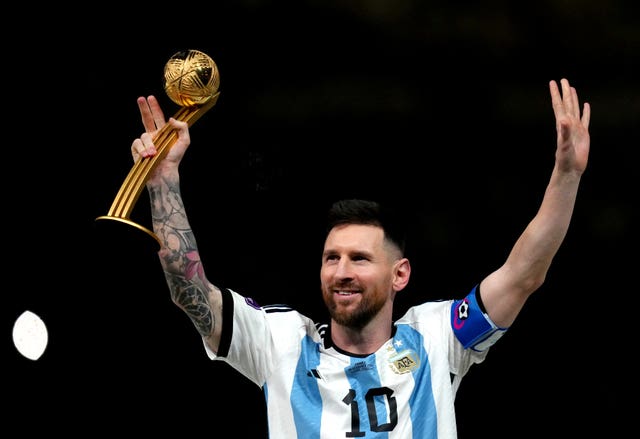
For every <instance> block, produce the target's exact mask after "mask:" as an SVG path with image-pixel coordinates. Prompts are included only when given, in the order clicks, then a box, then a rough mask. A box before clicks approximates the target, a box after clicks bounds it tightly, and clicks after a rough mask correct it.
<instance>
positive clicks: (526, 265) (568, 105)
mask: <svg viewBox="0 0 640 439" xmlns="http://www.w3.org/2000/svg"><path fill="white" fill-rule="evenodd" d="M560 85H561V88H562V91H560V89H559V88H558V84H557V83H556V82H555V81H551V82H550V83H549V90H550V93H551V104H552V107H553V112H554V114H555V119H556V131H557V147H556V155H555V165H554V167H553V171H552V173H551V179H550V181H549V184H548V185H547V189H546V191H545V193H544V197H543V199H542V204H541V205H540V208H539V209H538V212H537V213H536V215H535V217H534V218H533V219H532V220H531V222H530V223H529V224H528V225H527V227H526V229H525V230H524V232H523V233H522V235H520V237H519V238H518V240H517V241H516V243H515V245H514V247H513V248H512V250H511V252H510V253H509V256H508V257H507V260H506V262H505V263H504V265H502V266H501V267H500V268H499V269H498V270H496V271H495V272H493V273H491V274H490V275H489V276H487V277H486V278H485V279H484V280H483V281H482V282H481V284H480V294H481V297H482V301H483V303H484V306H485V308H486V310H487V313H488V314H489V316H490V317H491V319H492V320H493V321H494V323H495V324H496V325H498V326H501V327H508V326H511V324H512V323H513V321H514V320H515V318H516V316H517V315H518V313H519V312H520V310H521V309H522V306H523V305H524V303H525V301H526V300H527V298H528V297H529V295H530V294H531V293H533V292H534V291H535V290H537V289H538V288H539V287H540V286H541V285H542V283H543V282H544V280H545V277H546V275H547V271H548V269H549V266H550V265H551V262H552V260H553V258H554V256H555V255H556V252H557V251H558V249H559V247H560V245H561V244H562V241H563V240H564V237H565V235H566V233H567V230H568V228H569V223H570V221H571V216H572V214H573V209H574V205H575V201H576V196H577V193H578V186H579V185H580V178H581V176H582V173H583V172H584V170H585V169H586V166H587V159H588V156H589V146H590V136H589V120H590V117H591V108H590V106H589V104H588V103H585V104H584V107H583V109H582V115H580V102H579V100H578V94H577V92H576V90H575V88H573V87H571V85H570V84H569V81H567V80H566V79H562V80H561V81H560Z"/></svg>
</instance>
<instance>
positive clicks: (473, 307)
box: [451, 286, 508, 352]
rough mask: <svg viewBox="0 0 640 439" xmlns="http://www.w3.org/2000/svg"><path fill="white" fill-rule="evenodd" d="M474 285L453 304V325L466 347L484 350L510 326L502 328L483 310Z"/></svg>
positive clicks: (454, 330)
mask: <svg viewBox="0 0 640 439" xmlns="http://www.w3.org/2000/svg"><path fill="white" fill-rule="evenodd" d="M477 289H478V287H477V286H476V287H474V288H473V289H472V290H471V292H470V293H469V294H467V296H466V297H465V298H464V299H462V300H457V301H454V302H453V305H452V306H451V327H452V328H453V333H454V334H455V335H456V338H457V339H458V340H459V341H460V343H462V345H463V346H464V347H465V349H466V348H471V349H473V350H474V351H478V352H481V351H484V350H487V349H488V348H489V347H490V346H492V345H493V344H494V343H495V342H496V341H498V339H499V338H500V337H502V335H503V334H504V333H505V332H506V331H507V329H508V328H500V327H498V326H496V325H495V323H493V321H491V318H489V315H488V314H487V313H485V312H483V311H482V309H481V308H480V304H479V303H478V298H477V297H476V294H477Z"/></svg>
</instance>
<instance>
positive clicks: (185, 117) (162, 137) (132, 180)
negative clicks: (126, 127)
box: [96, 92, 220, 245]
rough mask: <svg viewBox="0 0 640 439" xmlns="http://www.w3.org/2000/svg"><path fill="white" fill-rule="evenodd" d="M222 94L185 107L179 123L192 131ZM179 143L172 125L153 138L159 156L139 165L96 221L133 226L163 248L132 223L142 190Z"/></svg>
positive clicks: (166, 126) (146, 231)
mask: <svg viewBox="0 0 640 439" xmlns="http://www.w3.org/2000/svg"><path fill="white" fill-rule="evenodd" d="M219 95H220V92H217V93H215V94H214V95H213V96H211V98H210V99H209V100H208V101H207V102H206V103H205V104H203V105H199V106H191V107H182V108H180V110H178V112H176V114H175V115H174V116H173V117H174V118H175V119H176V120H179V121H182V122H187V124H188V125H189V127H191V126H192V125H193V124H194V123H195V122H196V121H197V120H198V119H200V117H202V115H203V114H204V113H206V112H207V111H209V110H210V109H211V108H212V107H213V106H214V105H215V104H216V102H217V101H218V96H219ZM177 140H178V135H177V133H176V132H175V130H174V129H173V128H172V127H171V126H170V125H169V124H165V125H164V126H163V127H162V128H161V129H160V130H159V131H158V133H157V134H156V136H155V137H154V138H153V143H154V145H155V146H156V149H157V151H158V152H157V154H156V155H154V156H153V157H146V158H141V159H140V160H138V161H136V162H135V163H134V165H133V167H132V168H131V170H130V171H129V174H128V175H127V178H126V179H125V180H124V183H123V184H122V186H120V190H119V191H118V194H117V195H116V197H115V199H114V200H113V203H112V204H111V208H110V209H109V212H108V213H107V215H102V216H99V217H97V218H96V220H105V219H108V220H115V221H120V222H122V223H125V224H128V225H130V226H133V227H135V228H137V229H139V230H142V231H143V232H145V233H147V234H149V235H151V236H152V237H153V238H154V239H155V240H156V241H157V242H158V244H160V245H162V243H161V242H160V239H159V238H158V237H157V236H156V234H155V233H153V232H152V231H151V230H149V229H148V228H146V227H143V226H141V225H140V224H137V223H135V222H134V221H131V219H130V216H131V212H132V211H133V207H134V206H135V204H136V202H137V201H138V198H139V197H140V194H141V193H142V189H143V188H144V185H145V184H146V182H147V180H148V179H149V175H150V174H151V172H153V170H154V169H155V168H156V166H157V165H158V163H159V162H160V161H161V160H162V159H163V158H164V157H165V156H166V155H167V153H168V152H169V149H171V147H172V146H173V145H174V144H175V142H176V141H177Z"/></svg>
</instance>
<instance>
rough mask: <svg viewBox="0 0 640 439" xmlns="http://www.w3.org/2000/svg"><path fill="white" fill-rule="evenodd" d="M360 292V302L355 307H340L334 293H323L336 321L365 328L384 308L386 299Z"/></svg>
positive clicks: (353, 327)
mask: <svg viewBox="0 0 640 439" xmlns="http://www.w3.org/2000/svg"><path fill="white" fill-rule="evenodd" d="M358 294H360V303H359V304H358V306H357V308H355V309H349V310H347V309H345V308H344V307H338V306H337V305H336V302H335V301H334V296H333V293H325V294H323V295H322V297H323V299H324V303H325V305H326V306H327V309H328V310H329V315H330V316H331V318H332V319H333V320H335V321H336V323H338V324H340V325H342V326H345V327H347V328H352V329H362V328H364V327H365V326H366V325H367V324H368V323H369V322H370V321H371V320H372V319H373V318H374V317H375V316H376V315H377V314H378V312H379V311H380V310H381V309H382V307H383V306H384V304H385V302H384V300H376V296H373V297H372V296H371V295H364V294H361V293H358Z"/></svg>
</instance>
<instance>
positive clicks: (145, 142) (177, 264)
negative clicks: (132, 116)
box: [131, 96, 222, 352]
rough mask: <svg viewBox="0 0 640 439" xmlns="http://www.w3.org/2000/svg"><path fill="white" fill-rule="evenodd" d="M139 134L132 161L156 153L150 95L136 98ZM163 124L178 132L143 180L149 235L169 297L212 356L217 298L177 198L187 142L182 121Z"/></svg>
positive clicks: (158, 124) (157, 115)
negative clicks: (157, 242)
mask: <svg viewBox="0 0 640 439" xmlns="http://www.w3.org/2000/svg"><path fill="white" fill-rule="evenodd" d="M138 107H139V109H140V115H141V117H142V123H143V125H144V129H145V132H144V133H143V134H142V135H141V136H140V137H139V138H138V139H135V140H134V141H133V144H132V145H131V153H132V155H133V159H134V161H136V160H140V159H141V158H146V157H150V156H153V155H155V154H156V153H157V150H156V148H155V145H154V144H153V137H154V135H155V134H156V133H157V131H158V130H159V129H160V128H162V126H164V124H165V117H164V114H163V112H162V109H161V108H160V105H159V104H158V101H157V100H156V98H155V97H154V96H149V97H148V98H144V97H140V98H138ZM168 123H169V124H171V126H172V127H173V128H174V129H175V130H176V132H177V134H178V138H177V141H176V142H175V144H173V145H172V147H171V148H170V149H169V151H168V153H167V155H166V157H165V158H164V159H163V160H162V161H161V162H159V163H158V165H157V166H156V169H155V170H154V172H153V173H152V175H150V176H149V179H148V180H147V190H148V191H149V197H150V203H151V216H152V223H153V231H154V233H155V234H156V235H157V236H158V238H159V239H160V241H161V242H162V246H161V248H160V250H159V252H158V256H159V258H160V263H161V265H162V268H163V270H164V274H165V277H166V280H167V284H168V285H169V291H170V293H171V299H172V300H173V302H174V303H175V304H176V305H178V307H180V309H182V310H183V311H184V312H185V313H186V314H187V315H188V316H189V318H190V319H191V321H192V322H193V324H194V325H195V326H196V329H197V330H198V332H199V333H200V335H201V336H202V337H204V339H205V341H206V342H207V344H208V345H209V347H210V348H211V349H212V350H213V351H214V352H217V349H218V344H219V341H220V333H221V330H222V297H221V293H220V290H219V289H218V288H217V287H216V286H214V285H213V284H211V283H210V282H209V281H208V280H207V278H206V276H205V273H204V269H203V267H202V263H201V261H200V255H199V253H198V246H197V244H196V239H195V237H194V234H193V231H192V230H191V226H190V225H189V220H188V218H187V214H186V212H185V208H184V204H183V202H182V196H181V194H180V174H179V172H178V168H179V165H180V161H181V160H182V157H184V154H185V152H186V150H187V148H188V146H189V144H190V137H189V127H188V124H187V123H186V122H181V121H178V120H175V119H173V118H171V119H169V121H168Z"/></svg>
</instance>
